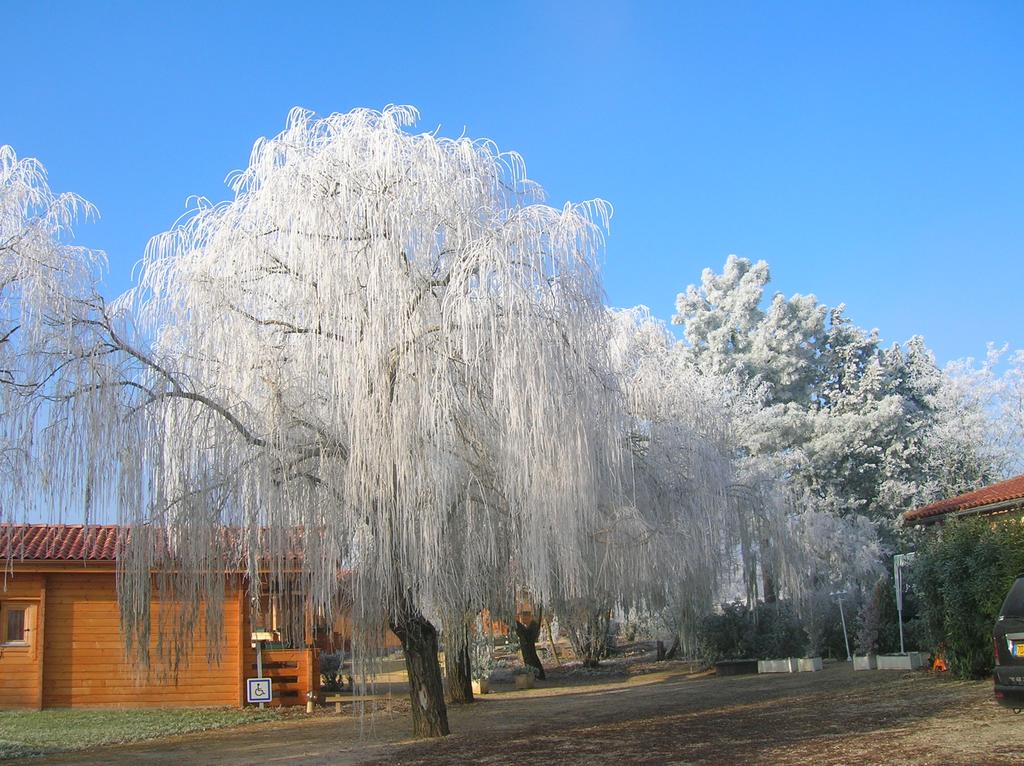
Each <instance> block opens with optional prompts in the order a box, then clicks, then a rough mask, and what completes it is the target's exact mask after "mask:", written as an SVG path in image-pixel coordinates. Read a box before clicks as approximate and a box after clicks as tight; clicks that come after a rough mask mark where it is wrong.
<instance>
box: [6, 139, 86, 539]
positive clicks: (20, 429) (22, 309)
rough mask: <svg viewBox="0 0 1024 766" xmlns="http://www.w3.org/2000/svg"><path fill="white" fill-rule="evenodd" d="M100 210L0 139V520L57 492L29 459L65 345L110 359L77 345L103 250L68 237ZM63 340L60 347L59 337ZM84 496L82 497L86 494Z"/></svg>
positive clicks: (18, 515)
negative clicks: (56, 186) (58, 188)
mask: <svg viewBox="0 0 1024 766" xmlns="http://www.w3.org/2000/svg"><path fill="white" fill-rule="evenodd" d="M94 213H95V211H94V209H93V207H92V206H91V205H90V204H89V203H88V202H86V201H85V200H83V199H82V198H80V197H78V196H77V195H74V194H69V193H65V194H55V193H54V192H53V191H52V190H51V189H50V187H49V184H48V183H47V177H46V171H45V169H44V168H43V166H42V164H40V163H39V162H38V161H37V160H35V159H31V158H26V159H19V158H18V156H17V155H16V154H15V152H14V150H13V149H12V148H11V147H9V146H0V407H2V412H3V414H2V417H0V449H2V453H0V454H2V457H3V462H2V471H3V481H2V482H0V487H2V489H0V492H2V495H0V520H3V521H8V522H10V521H17V520H23V519H24V518H27V517H28V515H29V513H30V512H31V511H32V509H33V508H34V505H35V502H36V501H37V500H38V499H39V497H40V493H39V491H38V490H40V489H42V490H44V491H51V490H53V491H59V490H60V489H61V487H62V485H61V483H60V482H59V481H54V480H53V479H54V478H55V477H51V476H48V475H47V474H46V472H44V471H40V470H38V469H39V465H38V464H36V463H35V462H34V461H32V460H31V459H29V458H30V456H31V453H32V450H33V448H34V446H37V445H34V443H33V439H34V437H36V436H37V434H36V433H34V429H33V428H32V424H33V423H34V421H35V418H36V417H37V416H38V415H39V414H40V412H46V411H47V408H48V404H49V403H48V399H47V397H46V395H45V394H46V393H47V391H46V384H47V383H48V382H49V381H50V380H52V379H53V376H55V375H58V370H57V369H56V366H57V364H59V363H60V362H62V361H65V360H64V359H63V356H64V354H63V353H62V352H63V350H65V349H72V348H73V349H74V351H72V355H74V356H76V357H77V358H78V359H77V360H76V363H80V364H85V365H89V364H95V365H100V364H102V363H103V362H102V361H101V360H100V359H99V358H98V357H95V356H90V355H88V354H87V353H84V352H85V350H86V349H85V347H83V346H81V345H78V339H77V337H76V333H75V331H74V330H73V328H72V325H73V323H74V321H75V318H76V317H81V316H89V315H91V313H92V312H93V310H94V308H95V307H96V306H98V305H100V303H101V299H100V298H98V295H97V291H96V287H95V285H96V280H97V278H98V276H99V270H100V269H101V268H102V266H103V264H104V258H103V255H102V253H99V252H95V251H92V250H88V249H86V248H82V247H77V246H75V245H73V244H71V243H70V239H71V236H72V234H73V232H72V225H73V224H74V223H75V221H76V219H78V218H79V217H88V216H90V215H93V214H94ZM54 339H59V344H58V346H56V347H55V346H54V345H53V344H52V341H53V340H54ZM79 499H81V497H80V496H79Z"/></svg>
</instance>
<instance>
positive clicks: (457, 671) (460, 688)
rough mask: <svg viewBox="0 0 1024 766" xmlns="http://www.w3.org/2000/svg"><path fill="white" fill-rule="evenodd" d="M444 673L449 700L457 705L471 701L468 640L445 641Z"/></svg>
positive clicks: (471, 668)
mask: <svg viewBox="0 0 1024 766" xmlns="http://www.w3.org/2000/svg"><path fill="white" fill-rule="evenodd" d="M464 638H465V637H464ZM460 643H461V646H460V645H459V644H460ZM444 674H445V677H446V678H447V679H448V700H449V701H450V702H452V703H454V704H456V705H458V704H462V703H466V702H472V701H473V667H472V665H471V664H470V659H469V642H468V641H466V640H463V641H461V642H459V641H451V642H446V643H445V651H444Z"/></svg>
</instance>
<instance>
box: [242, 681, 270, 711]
mask: <svg viewBox="0 0 1024 766" xmlns="http://www.w3.org/2000/svg"><path fill="white" fill-rule="evenodd" d="M273 696H274V693H273V684H272V683H271V681H270V679H269V678H247V679H245V699H246V700H247V701H248V702H249V703H250V704H254V703H257V702H258V703H259V704H260V707H263V705H264V703H266V702H270V700H271V699H273Z"/></svg>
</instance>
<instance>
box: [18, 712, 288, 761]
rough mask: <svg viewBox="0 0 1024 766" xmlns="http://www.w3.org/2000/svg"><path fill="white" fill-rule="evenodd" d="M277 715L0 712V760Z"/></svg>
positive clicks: (236, 724) (236, 713)
mask: <svg viewBox="0 0 1024 766" xmlns="http://www.w3.org/2000/svg"><path fill="white" fill-rule="evenodd" d="M279 717H280V713H279V712H278V711H277V710H274V709H270V710H256V709H246V710H238V709H232V708H206V709H188V710H185V709H173V710H41V711H22V710H17V711H4V712H0V760H5V759H8V758H20V757H23V756H28V755H48V754H52V753H65V752H68V751H69V750H83V749H85V748H90V747H96V746H97V745H112V744H118V743H122V742H136V741H138V740H143V739H153V738H154V737H166V736H170V735H174V734H189V733H192V732H198V731H208V730H210V729H222V728H225V727H228V726H242V725H245V724H252V723H259V722H262V721H272V720H276V719H277V718H279Z"/></svg>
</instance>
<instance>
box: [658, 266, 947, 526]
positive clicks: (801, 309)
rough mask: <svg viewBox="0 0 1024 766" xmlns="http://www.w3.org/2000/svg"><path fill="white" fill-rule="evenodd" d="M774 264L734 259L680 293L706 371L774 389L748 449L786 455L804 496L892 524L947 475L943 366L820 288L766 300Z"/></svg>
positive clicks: (915, 342) (682, 318) (692, 350)
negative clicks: (937, 431)
mask: <svg viewBox="0 0 1024 766" xmlns="http://www.w3.org/2000/svg"><path fill="white" fill-rule="evenodd" d="M768 282H769V274H768V267H767V264H764V263H763V262H761V263H757V264H753V265H752V264H751V263H750V261H747V260H746V259H739V258H736V257H734V256H731V257H730V258H729V259H728V260H727V262H726V265H725V269H724V270H723V273H722V274H720V275H717V274H715V273H714V272H712V271H710V270H706V271H705V273H704V275H703V277H702V281H701V285H700V286H691V287H689V288H688V289H687V291H686V292H684V293H681V294H680V295H679V298H678V300H677V310H678V313H677V315H676V317H675V320H674V321H676V322H677V323H679V324H682V325H683V326H684V329H685V335H686V340H687V344H688V354H689V356H690V357H691V358H692V359H693V362H694V364H696V365H697V367H698V368H699V369H702V370H711V371H730V372H733V373H734V374H736V375H737V376H738V377H739V379H740V380H741V381H742V384H743V385H746V386H750V387H754V388H758V387H759V388H760V389H761V390H762V391H763V392H764V396H763V401H764V404H765V408H764V410H763V412H762V413H760V414H759V415H758V416H757V418H756V419H754V420H752V421H751V428H750V429H749V430H748V437H749V438H748V440H747V444H746V449H747V451H748V453H749V454H750V455H752V456H770V455H774V456H776V457H777V458H778V459H779V460H781V463H780V466H781V467H782V470H784V472H785V474H786V475H788V476H790V477H791V478H792V479H793V483H794V485H795V486H796V487H797V488H798V489H799V490H800V491H801V492H802V495H803V497H802V499H800V500H799V501H798V504H800V505H804V506H810V507H814V508H816V509H818V510H827V511H831V512H834V513H838V514H842V515H845V514H851V513H858V514H863V515H867V516H869V517H871V518H873V519H878V520H884V521H885V522H887V523H891V522H892V520H894V519H895V518H896V515H897V513H898V512H899V511H902V510H905V509H906V508H907V507H911V506H913V505H914V504H916V503H918V502H922V501H924V500H927V499H928V498H929V497H930V496H932V494H933V493H934V491H935V487H936V486H937V485H938V484H939V483H941V479H940V477H939V476H937V475H936V471H937V470H939V467H938V466H937V465H936V463H935V462H934V461H933V460H932V453H931V447H930V445H931V444H933V443H934V441H933V440H932V439H931V437H930V433H931V432H932V431H933V430H934V428H935V425H936V422H937V415H936V412H937V410H936V408H937V406H938V400H937V398H936V397H937V395H938V392H939V390H940V388H941V385H942V383H941V373H940V371H939V370H938V368H937V367H936V365H935V361H934V358H933V357H932V355H931V352H930V351H929V350H928V349H927V347H926V346H925V345H924V343H923V341H922V340H921V339H920V338H913V339H911V340H910V341H908V342H907V343H906V344H905V345H903V346H899V345H894V346H892V347H890V348H888V349H882V348H881V347H880V342H879V338H878V332H877V331H876V330H872V331H870V332H867V331H864V330H862V329H861V328H859V327H857V326H856V325H854V324H853V323H852V322H851V321H850V320H849V319H848V318H847V316H846V314H845V307H844V306H842V305H840V306H838V307H836V308H834V309H829V308H828V307H826V306H824V305H822V304H820V303H819V302H818V301H817V300H816V299H815V298H814V296H802V295H794V296H792V297H790V298H788V299H787V298H784V297H783V296H781V295H778V294H777V295H775V296H774V297H773V298H772V299H771V301H770V304H769V307H768V309H767V310H765V309H763V308H761V305H762V303H763V302H764V300H765V296H764V289H765V287H766V285H767V284H768Z"/></svg>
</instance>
